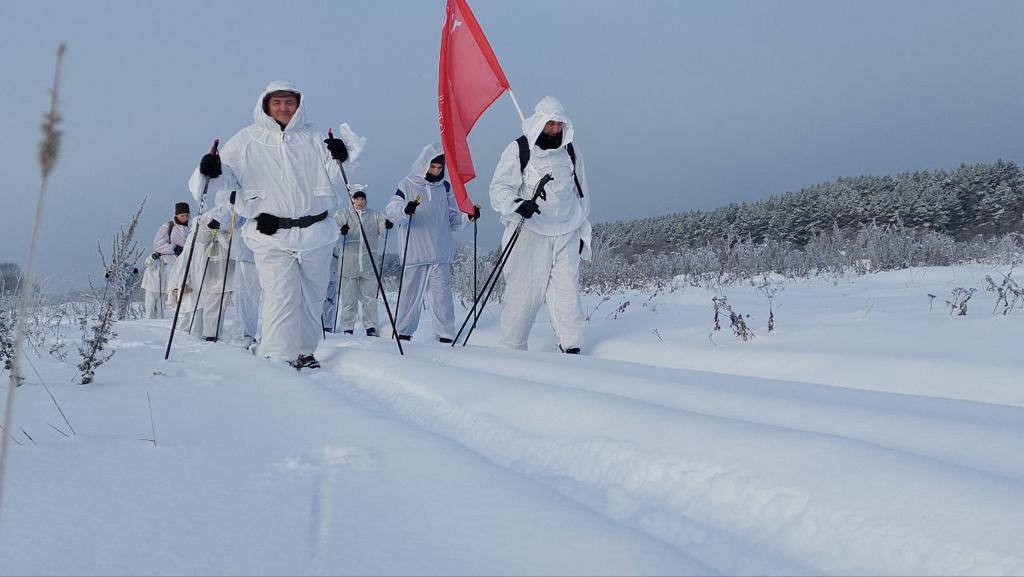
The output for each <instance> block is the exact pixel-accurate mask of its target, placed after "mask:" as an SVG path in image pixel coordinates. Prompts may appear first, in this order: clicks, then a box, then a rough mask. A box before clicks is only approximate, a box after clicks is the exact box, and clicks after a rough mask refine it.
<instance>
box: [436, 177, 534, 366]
mask: <svg viewBox="0 0 1024 577" xmlns="http://www.w3.org/2000/svg"><path fill="white" fill-rule="evenodd" d="M552 180H554V178H552V176H551V175H550V174H545V175H544V177H543V178H541V179H540V182H538V183H537V187H536V188H535V189H534V193H533V197H532V198H531V199H530V200H531V201H532V202H537V199H538V198H540V199H541V200H545V199H547V193H546V192H544V187H545V186H547V184H548V183H549V182H551V181H552ZM525 222H526V217H520V219H519V223H518V224H516V228H515V230H514V231H513V232H512V236H511V237H509V239H508V242H507V243H506V244H505V248H504V249H502V251H501V254H500V255H499V256H498V260H497V261H495V263H494V268H493V269H491V274H490V275H489V276H488V277H487V281H485V282H484V286H483V288H481V289H480V291H481V292H480V294H478V295H477V298H476V300H475V301H473V308H472V309H470V311H469V314H468V315H466V320H464V321H462V326H461V327H459V332H458V334H456V335H455V338H454V339H453V340H452V346H453V347H454V346H455V343H457V342H458V341H459V336H461V335H462V331H463V329H465V328H466V324H467V323H468V322H469V319H470V318H472V317H473V315H474V314H475V313H476V314H478V311H482V310H483V308H484V307H485V306H487V301H488V299H490V298H491V292H492V291H494V287H495V286H497V284H498V280H500V278H501V271H502V270H503V269H504V268H505V263H507V262H508V259H509V256H511V254H512V249H513V248H514V247H515V245H516V241H518V240H519V234H520V232H521V231H522V229H523V223H525ZM488 284H490V286H489V287H488ZM484 290H486V296H485V295H484V294H483V293H484ZM481 296H483V301H482V302H481V300H480V297H481ZM475 328H476V322H474V323H473V326H471V327H470V329H469V332H468V333H466V339H465V340H464V341H462V346H466V344H467V343H469V337H470V335H472V334H473V330H474V329H475Z"/></svg>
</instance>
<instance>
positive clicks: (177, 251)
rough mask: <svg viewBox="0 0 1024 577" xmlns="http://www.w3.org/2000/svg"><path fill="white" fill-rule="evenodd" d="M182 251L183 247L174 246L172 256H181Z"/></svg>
mask: <svg viewBox="0 0 1024 577" xmlns="http://www.w3.org/2000/svg"><path fill="white" fill-rule="evenodd" d="M184 249H185V247H183V246H178V245H174V256H180V255H181V251H182V250H184Z"/></svg>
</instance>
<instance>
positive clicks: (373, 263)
mask: <svg viewBox="0 0 1024 577" xmlns="http://www.w3.org/2000/svg"><path fill="white" fill-rule="evenodd" d="M327 138H334V133H333V132H331V130H330V129H328V130H327ZM338 168H340V169H341V179H342V181H344V183H345V194H347V195H348V202H349V204H350V205H351V206H352V212H354V213H356V222H358V223H359V234H360V235H361V236H362V237H363V244H364V245H365V246H366V252H367V253H369V254H370V255H371V257H370V265H371V266H372V267H373V275H374V276H375V277H377V288H378V289H381V292H383V286H384V285H383V284H382V282H381V280H380V271H379V270H377V261H375V260H373V257H372V255H373V251H371V250H370V241H369V239H367V238H366V230H365V229H364V228H363V218H362V217H361V216H359V211H358V210H356V202H355V201H354V200H352V193H351V192H350V191H349V189H348V175H346V174H345V165H344V164H343V163H342V162H341V161H340V160H339V161H338ZM342 254H343V255H344V253H342ZM384 310H385V311H387V313H388V320H390V321H391V332H392V333H394V335H395V343H397V344H398V354H400V355H402V356H405V351H404V350H402V340H401V339H399V338H398V328H397V327H396V326H395V316H394V315H392V314H391V305H389V304H388V296H387V295H386V294H385V295H384Z"/></svg>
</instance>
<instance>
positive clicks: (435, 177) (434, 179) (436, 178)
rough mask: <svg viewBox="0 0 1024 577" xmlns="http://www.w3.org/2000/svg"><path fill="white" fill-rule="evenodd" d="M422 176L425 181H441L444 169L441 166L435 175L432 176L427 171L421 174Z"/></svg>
mask: <svg viewBox="0 0 1024 577" xmlns="http://www.w3.org/2000/svg"><path fill="white" fill-rule="evenodd" d="M423 178H424V180H426V181H427V182H441V181H442V180H444V169H443V168H442V169H441V172H440V173H438V175H437V176H434V175H432V174H430V173H429V172H428V173H427V174H426V175H424V176H423Z"/></svg>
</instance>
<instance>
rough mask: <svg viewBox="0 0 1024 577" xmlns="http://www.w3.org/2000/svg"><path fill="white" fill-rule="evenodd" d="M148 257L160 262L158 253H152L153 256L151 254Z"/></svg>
mask: <svg viewBox="0 0 1024 577" xmlns="http://www.w3.org/2000/svg"><path fill="white" fill-rule="evenodd" d="M149 256H151V257H153V260H160V256H161V254H160V253H158V252H154V253H153V254H151V255H149Z"/></svg>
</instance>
